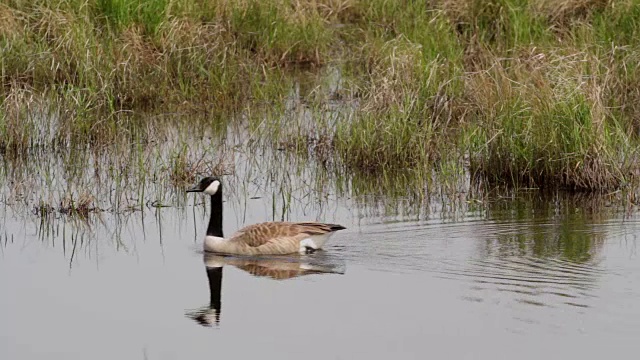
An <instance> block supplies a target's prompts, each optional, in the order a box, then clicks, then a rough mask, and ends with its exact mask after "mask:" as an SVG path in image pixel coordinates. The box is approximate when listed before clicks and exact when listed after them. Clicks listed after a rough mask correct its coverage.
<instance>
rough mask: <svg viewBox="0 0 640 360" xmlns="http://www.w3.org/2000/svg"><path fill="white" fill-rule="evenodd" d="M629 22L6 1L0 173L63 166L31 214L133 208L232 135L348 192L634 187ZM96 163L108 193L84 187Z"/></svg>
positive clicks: (340, 5)
mask: <svg viewBox="0 0 640 360" xmlns="http://www.w3.org/2000/svg"><path fill="white" fill-rule="evenodd" d="M639 35H640V1H638V0H620V1H603V0H562V1H547V0H490V1H480V0H446V1H444V0H434V1H385V0H373V1H364V0H341V1H339V0H300V1H284V0H271V1H258V0H241V1H226V0H218V1H197V0H146V1H143V0H99V1H95V2H93V1H86V0H53V1H41V0H23V1H17V0H8V1H4V2H2V3H1V4H0V78H1V86H0V157H1V158H2V160H3V166H2V169H0V182H5V183H6V188H7V189H10V192H12V194H11V196H12V197H13V198H19V197H20V196H22V195H20V194H21V192H20V191H19V190H20V189H18V188H19V187H20V186H23V187H25V186H28V185H19V184H20V182H21V181H28V180H27V178H28V175H27V174H28V173H30V172H31V173H33V171H38V170H42V168H43V167H47V166H53V167H56V166H60V167H61V169H60V170H56V171H57V172H60V173H59V174H58V173H56V174H55V176H54V174H52V173H51V172H47V171H45V172H44V173H45V174H48V175H45V179H44V180H43V183H41V184H40V186H41V187H48V188H55V189H57V190H56V192H55V194H53V195H51V194H48V195H43V194H41V195H40V197H39V198H36V199H30V200H25V201H31V203H32V205H33V204H39V205H36V208H37V209H40V210H38V211H39V212H48V211H49V210H48V209H50V208H52V207H51V206H53V205H51V204H60V205H59V206H58V208H60V209H63V208H64V209H70V211H76V212H78V213H86V212H88V211H93V210H94V209H105V208H110V207H115V208H136V207H139V208H141V207H143V206H144V205H145V202H147V203H148V202H153V203H155V204H162V203H164V202H163V199H164V197H165V196H166V195H167V192H168V191H171V190H169V189H171V188H172V187H174V186H178V187H179V186H182V185H184V184H185V183H188V182H190V181H192V180H193V179H194V178H195V177H197V176H198V175H200V174H202V173H210V172H215V173H228V172H233V166H234V165H235V162H234V161H233V159H235V157H236V155H235V153H236V152H237V151H239V149H240V147H244V148H243V149H244V150H242V151H253V152H256V153H257V152H260V151H264V150H265V149H267V150H274V151H275V150H285V151H288V152H291V153H293V154H295V156H301V157H302V158H303V159H308V158H311V159H313V160H314V161H315V163H316V164H317V165H318V166H321V167H323V168H326V169H331V170H332V171H334V172H335V173H336V174H342V175H336V176H339V177H340V176H343V175H344V177H345V178H346V179H350V180H348V181H353V183H352V184H351V185H348V186H347V187H349V186H350V187H351V189H353V190H354V191H357V190H358V189H359V185H358V184H360V183H361V182H360V181H359V180H357V179H363V178H374V179H383V180H382V181H383V182H384V183H388V184H393V183H396V182H397V179H399V178H401V179H405V180H406V179H411V180H407V181H405V180H403V181H400V183H402V184H406V186H405V187H404V190H402V189H401V190H399V191H400V192H404V193H407V191H408V190H407V189H408V188H411V189H412V190H411V191H408V192H409V193H411V194H413V193H414V192H416V191H417V192H421V191H423V190H424V189H426V188H429V187H430V186H431V184H433V183H434V182H435V183H438V184H440V185H442V186H443V187H444V188H445V189H448V190H449V191H450V192H451V193H457V192H461V191H466V190H467V189H465V188H464V187H465V186H466V187H467V188H468V187H469V186H472V185H473V184H476V185H477V184H482V185H483V186H490V187H494V186H496V185H505V186H507V187H515V188H523V187H535V188H550V189H569V190H580V191H605V192H611V191H616V190H620V189H629V188H632V186H631V185H633V184H636V183H637V182H638V176H639V175H640V168H639V166H638V152H637V150H638V146H639V145H640V141H639V138H638V136H639V134H640V72H639V71H638V66H639V64H640V44H639V43H638V42H637V41H636V40H635V39H637V38H638V36H639ZM45 153H46V154H49V153H53V156H54V157H55V158H54V159H50V160H48V162H46V163H43V164H39V165H33V164H31V162H30V160H29V159H41V158H42V157H43V156H44V154H45ZM105 178H109V179H110V180H109V181H110V182H111V183H112V184H113V186H114V188H115V189H116V191H115V192H109V193H108V194H106V193H105V194H102V196H98V194H92V196H93V197H92V198H89V197H83V196H88V195H83V194H85V193H86V192H87V189H89V188H95V187H94V186H93V185H95V184H96V183H102V182H103V181H105ZM6 179H11V181H7V180H6ZM141 179H144V180H145V181H147V180H148V182H147V183H145V185H140V180H141ZM389 179H395V180H389ZM461 184H464V185H461ZM54 185H55V186H54ZM338 186H342V185H338ZM150 187H155V188H156V189H163V190H161V191H158V192H157V193H154V194H155V195H153V196H155V197H156V198H154V199H149V198H148V194H149V190H150ZM122 188H128V189H133V190H131V191H130V192H133V193H135V194H136V196H131V194H130V193H129V194H128V195H124V193H122V192H118V191H117V189H122ZM368 189H369V190H371V188H368ZM395 190H397V189H395ZM395 190H394V191H395ZM105 191H107V190H105ZM24 196H27V195H24ZM105 196H106V197H108V198H109V199H111V203H110V205H109V206H105V205H104V204H100V203H99V201H94V199H96V198H104V197H105ZM417 196H418V197H419V196H423V195H417ZM65 199H78V200H77V202H76V201H71V202H65ZM83 199H84V200H83ZM85 200H87V201H85ZM43 201H44V202H43ZM47 204H49V205H47ZM64 204H67V205H68V206H67V205H64Z"/></svg>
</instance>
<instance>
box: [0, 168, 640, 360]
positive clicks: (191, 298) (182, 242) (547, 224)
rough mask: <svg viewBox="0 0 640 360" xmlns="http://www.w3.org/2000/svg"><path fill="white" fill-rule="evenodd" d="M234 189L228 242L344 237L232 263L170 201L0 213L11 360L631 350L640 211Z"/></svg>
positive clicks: (202, 215) (261, 183) (638, 327)
mask: <svg viewBox="0 0 640 360" xmlns="http://www.w3.org/2000/svg"><path fill="white" fill-rule="evenodd" d="M227 179H229V183H233V185H232V186H227V187H226V190H225V191H226V192H225V196H226V197H227V201H226V202H225V208H224V211H225V217H224V227H225V232H226V233H227V234H230V233H232V232H233V231H235V230H236V229H237V228H239V227H240V226H243V225H246V224H251V223H255V222H259V221H268V220H274V219H276V220H277V219H278V218H284V219H287V220H292V221H295V220H300V221H302V220H323V221H327V222H335V223H340V224H342V225H344V226H346V227H347V230H344V231H340V232H338V233H337V234H336V235H335V236H334V237H333V238H332V239H331V241H330V242H329V244H328V246H327V247H326V249H325V251H322V252H318V253H315V254H312V255H307V256H303V257H285V258H277V257H268V258H266V259H256V258H221V257H212V256H203V253H202V252H201V250H200V249H201V239H202V237H203V236H204V232H205V229H206V223H207V221H208V211H209V210H208V208H207V207H206V206H205V204H207V202H205V201H204V199H203V198H202V197H187V194H179V193H177V194H175V195H174V196H175V197H183V198H184V199H186V200H185V201H183V203H184V204H185V205H183V206H175V207H158V208H154V207H146V208H145V211H144V212H140V211H138V212H131V213H121V214H119V215H115V214H112V213H109V212H105V213H98V214H92V215H91V217H90V219H88V220H81V219H74V218H70V217H66V216H65V215H60V216H57V217H56V218H55V219H53V220H51V221H48V222H47V223H46V224H44V225H43V223H42V222H41V219H40V218H39V217H38V216H36V215H33V214H32V213H30V212H24V211H18V210H15V209H14V208H13V207H12V206H8V205H3V206H2V210H0V215H1V218H2V220H0V222H1V223H2V228H1V230H0V240H1V246H0V289H2V296H1V297H0V319H1V321H0V359H44V358H46V359H196V358H219V359H248V358H251V357H256V358H261V359H301V358H304V359H354V358H362V359H424V358H437V359H462V358H473V359H496V358H518V359H539V358H542V357H546V358H572V359H596V358H602V357H604V356H611V355H617V356H616V357H617V358H622V357H623V356H624V357H625V358H628V357H631V356H633V355H634V353H635V352H637V351H636V349H637V346H636V341H637V335H638V333H640V307H639V306H638V304H639V303H640V259H639V258H638V254H637V234H639V233H640V218H639V217H638V216H637V215H636V214H634V213H632V214H628V213H624V212H616V211H613V210H610V209H606V211H605V210H602V211H601V210H597V211H594V210H593V209H590V208H589V206H588V205H584V204H583V203H582V202H580V201H573V200H571V198H568V199H567V198H564V197H560V196H556V197H552V198H544V199H536V197H535V196H529V197H526V199H520V198H514V199H510V200H500V201H497V202H496V205H495V206H489V207H488V208H487V209H485V210H475V211H471V210H468V211H463V212H461V213H457V214H456V216H447V215H445V214H444V213H443V212H442V211H438V210H437V209H436V210H434V211H430V212H428V213H425V212H421V211H417V212H414V213H413V214H412V213H411V212H409V213H407V214H404V215H399V214H398V213H399V212H396V213H395V215H388V214H386V213H385V210H384V209H383V208H384V207H385V206H388V205H389V204H388V202H389V201H393V202H397V201H401V199H400V200H399V199H397V198H396V199H393V200H390V199H389V200H385V199H384V197H382V198H377V199H376V200H375V201H373V202H367V201H364V202H363V201H362V199H358V198H356V197H348V196H337V195H335V194H334V193H333V190H331V189H326V190H325V191H324V192H322V194H321V195H317V194H316V195H313V196H312V195H309V194H308V191H309V187H305V186H303V185H301V186H298V187H297V188H296V190H295V191H293V196H291V197H285V196H283V194H282V193H279V192H278V191H279V190H274V189H277V188H278V184H276V183H274V182H273V181H270V180H269V179H268V178H267V177H260V176H257V177H255V178H253V179H252V180H248V181H246V182H244V183H237V182H233V181H232V179H231V177H228V178H225V181H227ZM283 199H287V200H286V201H285V200H283ZM283 202H286V203H287V204H289V205H287V208H286V211H285V210H282V209H283ZM363 204H364V205H363ZM367 204H369V205H367ZM379 204H385V205H379ZM392 205H393V204H392ZM391 207H393V206H391ZM436 208H437V207H436ZM416 214H417V215H416Z"/></svg>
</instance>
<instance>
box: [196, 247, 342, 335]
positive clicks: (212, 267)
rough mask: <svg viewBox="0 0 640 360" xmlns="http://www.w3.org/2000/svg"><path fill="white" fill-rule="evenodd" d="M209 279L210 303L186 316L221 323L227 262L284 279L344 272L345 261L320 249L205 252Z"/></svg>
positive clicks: (258, 274) (210, 323) (204, 323)
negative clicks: (268, 253)
mask: <svg viewBox="0 0 640 360" xmlns="http://www.w3.org/2000/svg"><path fill="white" fill-rule="evenodd" d="M203 261H204V265H205V269H206V271H207V279H208V281H209V294H210V299H209V305H207V306H203V307H201V308H199V309H196V310H191V311H187V313H186V316H187V317H189V318H191V319H193V320H194V321H196V322H197V323H198V324H200V325H202V326H207V327H209V326H213V325H215V326H218V325H219V324H220V313H221V311H222V309H221V307H222V305H221V297H222V269H223V267H224V266H226V265H231V266H235V267H236V268H238V269H240V270H243V271H246V272H248V273H249V274H251V275H253V276H256V277H266V278H271V279H273V280H287V279H292V278H295V277H300V276H305V275H314V274H315V275H318V274H340V275H342V274H344V272H345V264H344V262H342V261H340V260H337V259H335V258H332V257H330V256H328V255H327V254H326V253H325V252H323V251H319V252H316V253H314V254H313V255H311V256H270V257H265V256H260V257H247V256H226V255H219V254H212V253H205V254H204V257H203Z"/></svg>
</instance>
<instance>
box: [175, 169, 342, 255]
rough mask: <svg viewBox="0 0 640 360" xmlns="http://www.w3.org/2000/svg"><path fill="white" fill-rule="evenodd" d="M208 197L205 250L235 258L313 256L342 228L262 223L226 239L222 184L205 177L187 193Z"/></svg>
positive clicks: (327, 225) (288, 223)
mask: <svg viewBox="0 0 640 360" xmlns="http://www.w3.org/2000/svg"><path fill="white" fill-rule="evenodd" d="M187 192H204V193H205V194H207V195H210V196H211V217H210V218H209V226H208V227H207V235H206V237H205V238H204V250H205V251H208V252H214V253H222V254H235V255H284V254H293V253H300V254H307V253H312V252H314V251H316V250H318V249H320V248H322V246H323V245H324V243H325V242H326V241H327V240H328V239H329V238H330V237H331V235H333V233H334V232H336V231H338V230H342V229H345V227H344V226H342V225H337V224H323V223H318V222H284V221H282V222H278V221H275V222H263V223H259V224H254V225H249V226H246V227H244V228H242V229H240V230H238V231H237V232H236V233H235V234H233V235H232V236H231V237H230V238H228V239H225V238H224V235H223V233H222V182H221V181H220V179H219V178H217V177H206V178H203V179H202V180H200V182H199V183H198V184H197V185H195V186H194V187H192V188H191V189H189V190H187Z"/></svg>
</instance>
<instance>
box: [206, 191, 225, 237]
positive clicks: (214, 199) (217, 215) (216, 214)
mask: <svg viewBox="0 0 640 360" xmlns="http://www.w3.org/2000/svg"><path fill="white" fill-rule="evenodd" d="M207 235H209V236H217V237H224V236H223V235H222V189H218V191H217V192H216V193H215V194H213V195H211V217H210V218H209V226H208V227H207Z"/></svg>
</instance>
